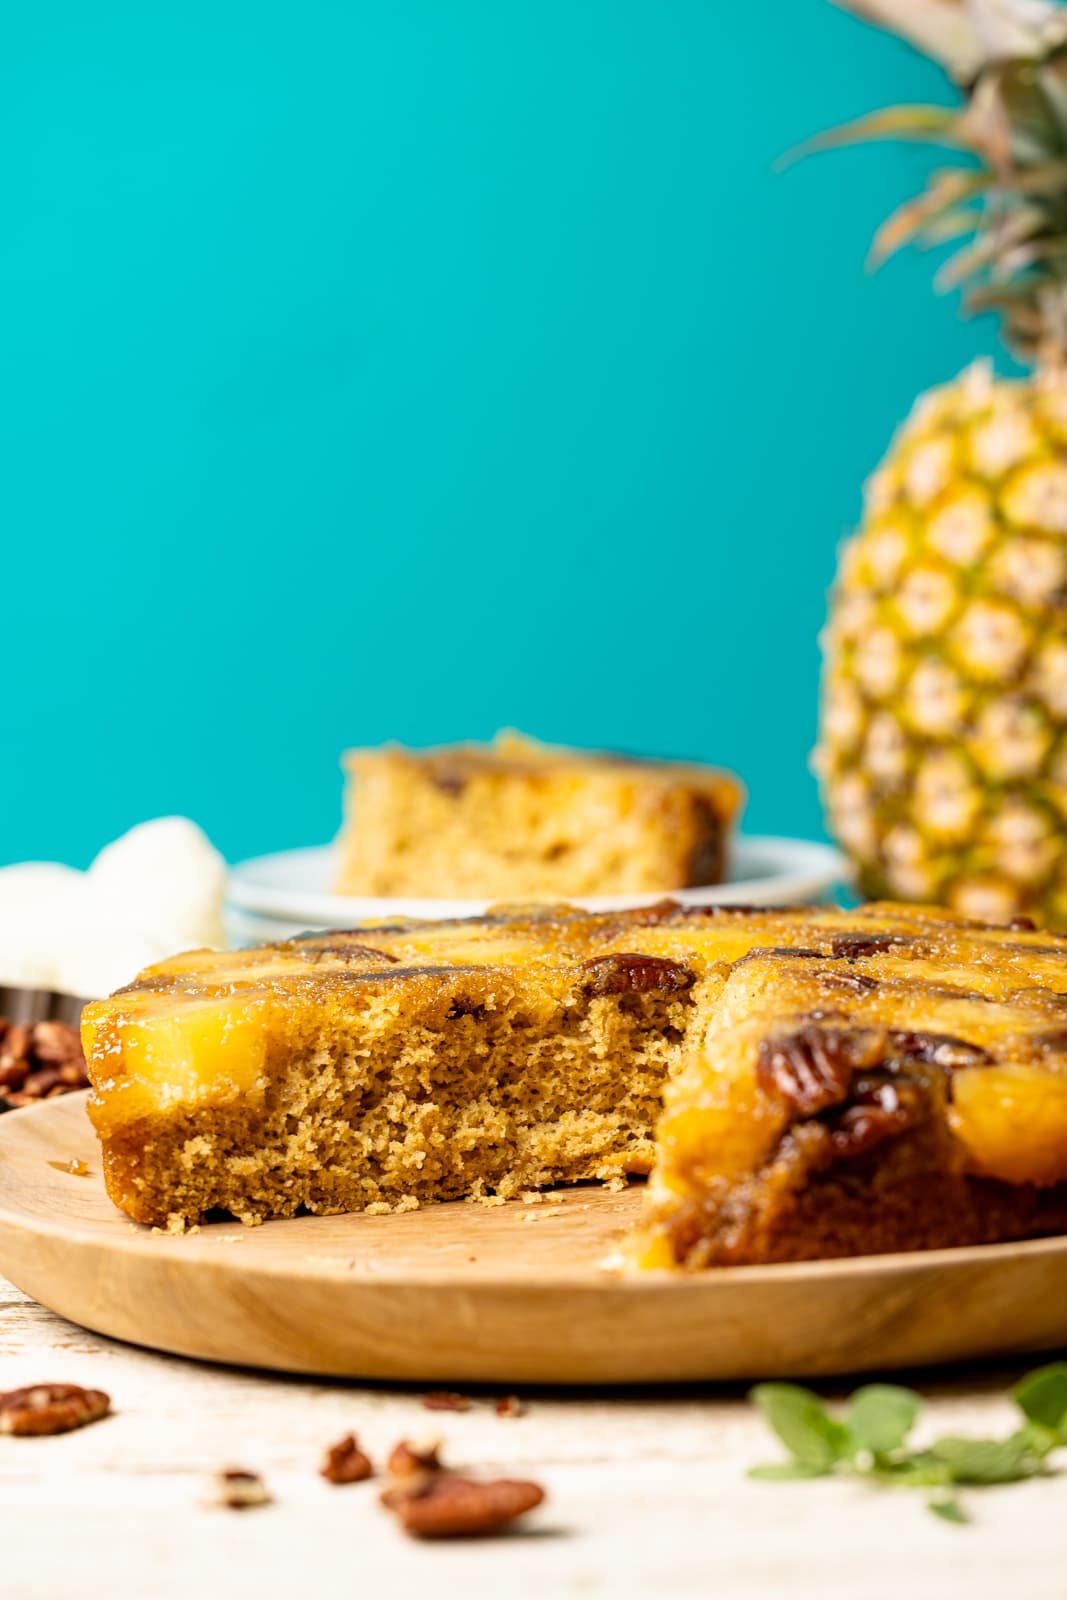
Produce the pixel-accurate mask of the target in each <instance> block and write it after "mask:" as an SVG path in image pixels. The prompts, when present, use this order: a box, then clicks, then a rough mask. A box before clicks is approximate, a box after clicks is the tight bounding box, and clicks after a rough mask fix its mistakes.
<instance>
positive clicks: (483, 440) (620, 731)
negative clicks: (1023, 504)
mask: <svg viewBox="0 0 1067 1600" xmlns="http://www.w3.org/2000/svg"><path fill="white" fill-rule="evenodd" d="M947 93H948V91H947V89H946V87H945V85H944V84H943V81H942V79H941V78H940V76H939V74H938V73H937V72H936V71H935V70H933V69H932V68H931V67H929V66H928V65H927V64H925V63H923V62H922V61H920V60H919V59H918V58H917V57H915V56H913V55H911V54H910V53H909V52H908V51H907V50H906V49H905V48H904V47H903V46H902V45H900V44H898V43H896V42H895V41H892V40H889V39H887V38H886V37H885V36H883V35H880V34H877V33H875V32H873V31H871V30H868V29H866V28H864V27H863V26H862V25H861V24H859V23H857V22H855V21H854V20H853V19H851V18H849V17H846V16H844V15H842V14H841V13H840V12H838V11H836V10H834V9H833V8H832V7H831V6H830V5H829V4H827V3H825V0H762V3H761V4H759V5H743V4H741V5H738V4H731V5H726V4H724V3H722V0H448V3H447V4H445V3H442V0H377V3H371V0H343V3H335V4H330V3H325V0H299V3H298V0H274V3H271V0H255V3H250V4H244V3H240V0H212V3H210V4H206V3H199V0H186V3H183V4H182V5H180V6H178V5H172V4H162V5H145V4H144V3H143V0H127V3H110V4H109V3H107V0H93V4H91V5H86V4H85V3H84V0H69V3H55V0H52V3H50V0H9V3H8V4H7V5H6V6H5V7H4V8H3V14H2V19H0V145H2V149H3V152H4V154H3V160H2V162H0V186H2V214H3V246H2V249H0V373H2V389H0V393H2V402H0V403H2V407H3V416H2V439H3V449H2V457H3V461H2V470H0V494H2V496H3V505H2V515H0V527H2V528H3V530H4V533H3V567H2V583H3V632H2V638H3V650H4V662H5V668H4V671H5V682H6V686H7V689H6V693H5V694H4V724H5V740H4V749H5V759H4V766H5V769H6V771H5V777H4V782H3V786H2V792H3V799H2V801H0V818H2V824H0V859H8V860H11V859H18V858H22V857H29V856H45V857H56V858H60V859H66V860H69V861H72V862H74V863H75V864H84V863H85V862H86V861H87V860H88V859H89V857H90V856H91V855H92V854H93V852H94V851H95V849H96V848H97V847H98V846H100V845H101V844H103V843H104V842H105V841H106V840H107V839H108V838H110V837H112V836H113V835H115V834H117V833H118V832H120V831H121V830H122V829H124V828H126V827H127V826H129V825H130V824H132V823H133V822H136V821H138V820H140V819H142V818H144V817H147V816H151V815H155V814H159V813H164V812H170V811H179V812H185V813H187V814H189V815H190V816H192V817H194V818H196V819H197V820H198V821H199V822H200V823H201V824H202V825H203V826H204V827H205V828H206V829H207V830H208V831H209V833H210V834H211V835H212V836H213V837H214V838H215V840H216V841H217V843H218V844H219V845H220V847H221V848H222V849H223V850H224V851H225V852H226V854H227V855H229V856H230V857H231V858H237V857H239V856H242V855H247V854H251V853H254V852H258V851H260V850H266V849H272V848H282V847H285V846H287V845H296V844H304V843H312V842H317V841H319V840H321V839H324V838H326V837H328V836H329V835H330V834H331V833H332V832H333V830H334V828H335V826H336V823H337V819H338V811H339V798H340V786H339V778H338V776H337V765H336V763H337V757H338V753H339V751H340V750H341V749H342V748H343V747H344V746H345V745H348V744H354V743H374V742H377V741H379V740H382V739H385V738H390V737H392V738H399V739H403V740H406V741H409V742H413V743H427V742H431V741H436V740H443V739H451V738H457V737H461V736H478V737H481V736H487V735H489V734H491V733H492V732H493V730H494V729H495V728H496V727H497V726H498V725H501V724H514V725H517V726H519V727H521V728H524V729H526V730H528V731H530V732H534V733H538V734H540V735H542V736H543V737H546V738H552V739H559V740H567V741H573V742H576V743H579V744H602V745H605V746H613V747H617V748H623V749H631V750H644V751H649V752H657V753H663V754H673V755H695V756H700V757H707V758H710V759H714V760H718V761H721V762H724V763H726V764H728V765H730V766H732V767H735V768H736V769H737V770H738V771H740V772H741V773H742V774H743V776H744V777H745V779H746V781H747V782H748V784H749V786H750V789H751V801H750V807H749V816H748V822H749V826H750V828H752V829H755V830H759V831H778V832H788V833H800V834H816V833H818V832H819V829H820V819H819V808H818V801H817V796H816V792H815V787H814V783H813V781H812V780H811V778H810V776H809V774H808V771H807V766H806V761H807V755H808V751H809V748H810V746H811V743H812V739H813V734H814V725H815V700H816V685H817V670H818V655H817V647H816V642H815V641H816V633H817V630H818V628H819V626H820V623H821V621H822V617H823V612H824V594H825V590H826V588H827V585H828V582H829V580H830V576H831V573H832V570H833V560H834V551H835V547H836V544H837V542H838V540H839V539H840V537H841V536H842V535H843V533H844V532H845V531H846V530H847V528H848V526H849V524H850V522H851V521H852V519H853V518H854V517H855V515H856V513H857V510H858V504H859V487H860V483H861V480H862V478H863V476H864V475H865V474H866V472H867V471H869V470H870V468H871V467H872V466H873V465H874V463H875V461H876V460H877V458H878V456H879V454H880V453H881V451H882V450H883V448H884V447H885V445H886V443H887V441H888V438H889V435H890V432H891V429H892V427H893V425H894V424H895V423H896V422H897V421H898V420H899V419H900V418H901V416H902V415H903V414H904V412H905V411H906V409H907V407H908V405H909V403H910V401H911V399H912V398H913V397H914V395H915V394H916V393H917V392H918V390H920V389H921V388H922V387H924V386H926V385H928V384H930V383H931V382H934V381H936V380H938V379H942V378H946V377H949V376H951V375H953V374H954V373H955V372H956V371H957V369H959V368H960V367H961V366H962V365H963V364H964V363H965V362H966V360H967V359H969V357H970V356H972V355H973V354H975V353H977V352H980V351H985V350H991V349H992V348H993V347H994V337H995V335H994V330H992V329H991V328H990V327H988V326H985V325H977V326H976V325H964V324H962V323H960V322H959V321H958V319H957V313H956V310H955V308H954V306H952V305H945V304H944V303H939V302H937V301H936V300H935V299H934V297H933V296H932V294H931V292H930V290H929V287H928V279H929V276H930V271H931V262H930V261H929V259H911V260H906V259H901V260H900V261H899V262H894V263H892V264H891V265H890V267H889V268H887V269H886V270H885V271H884V272H883V273H882V274H881V275H880V276H879V277H878V278H877V279H875V280H873V281H872V280H869V279H866V278H865V276H864V272H863V259H864V255H865V251H866V248H867V244H868V241H869V239H870V236H871V234H872V232H873V230H874V228H875V226H876V224H877V222H878V221H879V219H880V218H881V217H882V216H883V215H884V214H885V212H886V211H887V210H888V209H889V208H890V207H891V206H892V205H894V204H895V203H897V202H898V201H900V200H901V199H902V198H904V197H905V195H906V194H907V193H909V192H910V190H911V189H912V188H914V187H915V186H916V185H918V183H919V182H920V181H921V178H922V175H923V172H924V171H925V169H926V166H927V165H928V161H929V157H928V156H927V155H926V154H925V153H922V152H918V151H915V150H911V149H900V148H892V147H877V148H869V149H866V150H862V151H849V152H845V153H842V154H839V155H833V156H830V155H828V156H824V157H822V158H820V159H819V160H818V161H811V162H808V163H805V164H802V165H800V166H798V167H796V168H794V169H792V170H790V171H788V172H786V173H784V174H775V173H773V172H772V170H771V167H772V162H773V161H774V159H775V157H776V156H777V155H778V154H779V153H780V152H781V151H783V150H784V149H786V148H787V147H789V146H790V145H792V144H793V143H795V142H796V141H797V140H798V139H800V138H801V137H803V136H804V135H807V134H808V133H810V132H812V131H813V130H815V129H818V128H820V127H823V126H826V125H827V124H832V123H834V122H836V121H839V120H841V119H844V118H846V117H849V116H852V115H855V114H858V113H860V112H862V111H864V110H867V109H870V108H873V107H875V106H878V105H880V104H882V103H885V102H887V101H890V100H894V99H902V98H903V99H906V98H913V97H916V98H933V97H937V98H944V97H945V96H946V94H947Z"/></svg>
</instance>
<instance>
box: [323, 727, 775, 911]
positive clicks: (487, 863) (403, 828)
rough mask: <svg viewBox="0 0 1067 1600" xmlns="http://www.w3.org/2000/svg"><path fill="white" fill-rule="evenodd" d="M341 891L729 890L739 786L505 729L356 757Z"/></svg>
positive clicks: (539, 895) (575, 893)
mask: <svg viewBox="0 0 1067 1600" xmlns="http://www.w3.org/2000/svg"><path fill="white" fill-rule="evenodd" d="M345 768H346V771H347V773H348V792H347V801H346V811H347V816H346V821H345V826H344V829H343V831H342V834H341V839H340V852H341V862H340V870H339V873H338V878H337V883H336V885H335V888H336V890H337V892H338V893H339V894H348V895H386V896H409V897H413V898H417V899H422V898H425V897H426V896H436V897H440V898H445V899H474V900H531V899H539V900H553V899H560V898H577V897H579V896H582V895H624V894H625V895H630V894H647V893H651V894H659V893H663V892H664V891H666V890H668V889H684V888H688V887H691V886H697V885H701V884H713V883H720V882H721V881H722V879H723V878H724V877H725V875H726V863H727V851H728V844H729V836H730V831H731V829H732V827H733V824H734V821H735V820H736V817H737V813H738V811H739V809H740V806H741V801H742V798H743V791H742V788H741V785H740V784H739V782H738V781H737V779H736V778H734V777H732V776H730V774H728V773H725V772H719V771H717V770H715V769H714V768H711V767H701V766H696V765H688V764H685V763H682V762H668V761H641V760H637V759H636V758H630V757H624V756H615V755H599V754H594V753H591V752H588V751H579V750H566V749H560V748H557V747H554V746H551V745H544V744H538V743H536V742H535V741H534V740H533V739H527V738H524V737H522V736H521V735H519V734H515V733H510V734H500V735H498V737H497V739H496V740H495V742H494V743H493V744H492V745H474V744H463V745H449V746H445V747H443V748H440V749H436V750H407V749H404V748H403V746H401V745H385V746H383V747H382V748H381V749H377V750H354V751H352V752H350V753H349V755H347V756H346V757H345Z"/></svg>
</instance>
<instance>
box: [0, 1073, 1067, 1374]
mask: <svg viewBox="0 0 1067 1600" xmlns="http://www.w3.org/2000/svg"><path fill="white" fill-rule="evenodd" d="M71 1160H77V1161H81V1162H84V1163H85V1164H87V1165H88V1168H89V1174H88V1176H83V1177H79V1176H75V1175H73V1174H72V1173H71V1172H69V1171H67V1170H65V1169H66V1167H67V1166H68V1164H69V1163H70V1162H71ZM639 1202H640V1195H639V1192H637V1191H631V1192H629V1193H626V1194H612V1193H609V1192H606V1191H605V1190H603V1189H601V1188H598V1187H583V1188H578V1189H574V1190H571V1191H569V1192H568V1193H567V1194H566V1195H565V1197H564V1199H563V1200H562V1201H561V1202H558V1203H553V1202H552V1201H550V1200H547V1199H546V1200H544V1201H543V1202H542V1203H540V1204H537V1205H533V1204H529V1203H526V1202H521V1201H518V1202H512V1203H510V1204H508V1205H506V1206H499V1207H483V1206H480V1205H470V1204H464V1203H455V1204H449V1205H440V1206H427V1207H425V1208H424V1209H423V1210H421V1211H417V1212H409V1213H405V1214H399V1215H389V1216H374V1217H368V1216H347V1217H300V1218H294V1219H292V1220H290V1221H286V1222H278V1223H268V1224H266V1225H265V1226H263V1227H260V1228H255V1229H243V1228H241V1227H239V1226H238V1225H236V1224H233V1223H223V1224H213V1225H211V1226H208V1227H205V1228H203V1229H202V1230H200V1231H199V1232H196V1233H191V1234H187V1235H183V1236H178V1237H174V1236H170V1235H167V1234H160V1233H158V1232H154V1231H153V1230H151V1229H146V1228H142V1227H138V1226H137V1225H135V1224H132V1223H130V1222H129V1221H128V1219H127V1218H125V1217H124V1216H122V1215H121V1214H120V1213H119V1212H118V1211H116V1210H115V1209H114V1207H112V1205H111V1204H110V1202H109V1201H108V1199H107V1196H106V1194H105V1192H104V1188H103V1183H102V1180H101V1176H100V1166H99V1157H98V1153H97V1149H96V1144H95V1140H94V1138H93V1135H92V1131H91V1128H90V1126H89V1123H88V1120H87V1117H86V1114H85V1106H84V1096H83V1095H71V1096H68V1097H66V1098H63V1099H59V1100H54V1101H50V1102H48V1103H47V1104H45V1105H44V1106H42V1107H40V1108H35V1109H32V1110H27V1111H24V1112H20V1113H19V1114H17V1115H13V1116H8V1117H5V1118H3V1119H0V1271H2V1272H4V1273H5V1274H6V1276H8V1277H9V1278H10V1279H11V1280H12V1281H13V1282H14V1283H16V1284H18V1285H19V1287H20V1288H22V1289H24V1290H25V1291H26V1292H27V1293H28V1294H30V1295H32V1296H33V1298H34V1299H36V1300H38V1301H40V1302H41V1304H43V1305H46V1306H49V1307H50V1308H51V1309H53V1310H54V1311H56V1312H58V1313H59V1314H61V1315H63V1316H65V1317H67V1318H69V1319H70V1320H71V1321H74V1322H77V1323H79V1324H81V1325H82V1326H84V1327H86V1328H90V1329H93V1330H96V1331H98V1332H101V1333H104V1334H108V1335H111V1336H113V1337H116V1338H120V1339H124V1340H128V1341H130V1342H132V1343H136V1344H141V1345H147V1346H150V1347H153V1348H156V1349H160V1350H165V1351H170V1352H173V1353H176V1354H180V1355H192V1356H197V1357H200V1358H203V1359H208V1360H212V1361H218V1362H232V1363H235V1364H241V1365H243V1366H256V1367H266V1368H272V1369H275V1370H281V1371H289V1372H299V1373H307V1374H313V1373H317V1374H328V1375H334V1376H347V1377H361V1378H370V1379H388V1380H405V1381H417V1382H425V1383H447V1382H454V1383H455V1382H464V1383H474V1382H481V1383H499V1384H509V1385H512V1384H522V1383H550V1384H589V1383H603V1384H607V1383H652V1382H664V1381H692V1380H708V1379H743V1378H758V1377H768V1376H811V1375H815V1374H831V1373H846V1372H856V1371H867V1370H872V1371H873V1370H879V1371H886V1370H889V1369H891V1368H895V1367H902V1366H913V1365H921V1364H929V1363H935V1362H945V1361H950V1360H957V1359H970V1358H975V1357H982V1356H990V1355H1001V1354H1005V1353H1012V1352H1021V1351H1030V1350H1047V1349H1052V1348H1055V1347H1057V1346H1059V1345H1062V1344H1063V1343H1065V1342H1067V1240H1065V1239H1052V1240H1035V1241H1028V1242H1026V1243H1023V1244H1018V1245H999V1246H992V1247H985V1248H982V1249H969V1250H958V1251H940V1252H928V1253H917V1254H913V1255H900V1256H883V1257H868V1258H865V1259H862V1260H856V1261H848V1262H819V1263H805V1264H797V1265H793V1266H783V1267H754V1268H744V1269H736V1268H735V1269H732V1270H717V1271H713V1272H707V1273H703V1274H699V1275H694V1276H691V1277H687V1278H678V1277H674V1276H667V1275H660V1274H655V1275H647V1276H646V1277H645V1278H643V1279H640V1280H636V1281H635V1280H633V1279H625V1278H620V1277H619V1275H618V1274H617V1273H614V1272H611V1271H609V1270H605V1268H604V1265H603V1262H604V1260H605V1258H606V1257H607V1256H609V1254H610V1253H611V1252H612V1251H613V1250H615V1249H616V1248H617V1245H618V1241H619V1237H620V1234H621V1232H622V1230H623V1229H624V1228H625V1227H626V1226H627V1225H628V1224H629V1222H630V1221H631V1220H632V1218H633V1216H634V1213H635V1209H636V1207H637V1205H638V1204H639Z"/></svg>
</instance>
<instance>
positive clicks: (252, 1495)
mask: <svg viewBox="0 0 1067 1600" xmlns="http://www.w3.org/2000/svg"><path fill="white" fill-rule="evenodd" d="M209 1503H210V1504H211V1505H213V1506H221V1507H222V1508H223V1509H225V1510H227V1511H250V1510H252V1509H253V1508H254V1507H256V1506H269V1505H270V1503H271V1495H270V1491H269V1490H268V1488H267V1486H266V1484H265V1483H264V1482H263V1479H262V1478H261V1477H260V1475H259V1473H258V1472H246V1471H245V1470H244V1468H243V1467H226V1468H225V1469H224V1470H223V1471H222V1472H219V1473H216V1475H215V1479H214V1483H213V1485H212V1492H211V1496H210V1501H209Z"/></svg>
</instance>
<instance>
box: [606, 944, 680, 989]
mask: <svg viewBox="0 0 1067 1600" xmlns="http://www.w3.org/2000/svg"><path fill="white" fill-rule="evenodd" d="M581 970H582V971H583V972H584V973H586V974H587V975H588V976H587V982H586V989H587V991H588V992H589V993H590V994H676V993H677V992H678V991H679V990H680V989H688V988H689V987H690V986H691V984H692V983H693V981H694V978H695V976H696V974H695V973H694V972H693V971H692V969H691V968H690V967H687V966H686V965H685V964H684V962H681V961H671V960H669V959H668V958H667V957H666V956H646V955H639V954H637V953H635V952H631V951H613V952H612V953H611V954H610V955H606V956H591V957H590V959H589V960H588V961H583V962H582V966H581Z"/></svg>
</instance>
